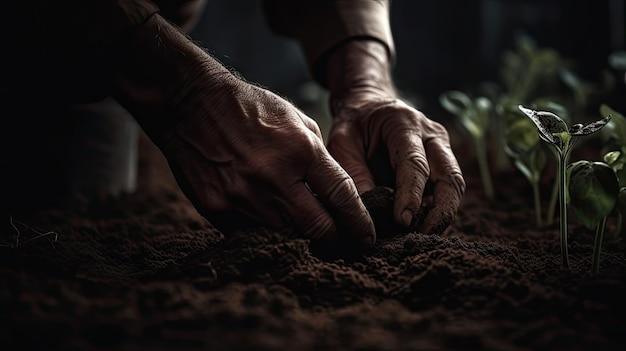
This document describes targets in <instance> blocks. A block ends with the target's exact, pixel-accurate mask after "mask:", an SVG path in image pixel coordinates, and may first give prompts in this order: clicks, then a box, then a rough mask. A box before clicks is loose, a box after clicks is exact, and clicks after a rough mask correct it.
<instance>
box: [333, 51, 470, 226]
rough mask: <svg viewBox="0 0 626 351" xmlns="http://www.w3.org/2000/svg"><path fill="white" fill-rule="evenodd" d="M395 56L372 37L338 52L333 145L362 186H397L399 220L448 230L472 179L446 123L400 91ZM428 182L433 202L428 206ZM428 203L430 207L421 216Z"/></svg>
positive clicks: (335, 66)
mask: <svg viewBox="0 0 626 351" xmlns="http://www.w3.org/2000/svg"><path fill="white" fill-rule="evenodd" d="M333 60H334V61H333ZM388 64H389V63H388V56H387V52H386V51H384V48H383V46H382V45H380V43H377V42H373V41H354V42H351V43H348V44H347V45H345V46H344V47H343V48H341V49H339V50H338V51H337V53H336V54H335V56H334V57H333V58H332V59H331V61H330V63H329V85H330V88H331V92H332V94H331V108H332V114H333V117H334V122H333V125H332V127H331V130H330V132H329V136H328V145H327V147H328V150H329V151H330V152H331V154H332V155H333V156H334V157H335V159H336V160H337V161H339V163H340V164H341V165H342V166H343V167H344V169H345V170H346V171H347V172H348V173H349V174H350V176H352V178H353V179H354V182H355V183H356V186H357V188H358V190H359V192H360V193H363V192H366V191H368V190H371V189H373V188H374V187H375V186H376V185H384V186H389V187H392V188H394V189H395V200H394V217H395V219H396V221H397V222H398V223H399V224H401V225H404V226H405V227H409V228H410V229H412V230H414V229H419V230H421V231H422V232H425V233H441V232H442V231H443V230H444V229H445V228H447V227H448V226H449V225H450V224H451V223H452V222H453V221H454V219H455V217H456V213H457V211H458V208H459V205H460V202H461V198H462V196H463V194H464V192H465V181H464V179H463V176H462V173H461V169H460V167H459V164H458V162H457V159H456V157H455V156H454V154H453V152H452V149H451V146H450V140H449V136H448V132H447V130H446V129H445V128H444V127H443V126H442V125H441V124H440V123H438V122H435V121H433V120H430V119H428V118H427V117H426V116H425V115H424V114H423V113H421V112H420V111H418V110H416V109H415V108H413V107H411V106H409V105H408V104H406V103H404V102H403V101H402V100H400V99H398V98H397V96H396V93H395V90H394V89H393V86H392V83H391V79H390V77H389V74H388ZM428 189H432V203H430V204H428V206H423V205H424V204H423V202H424V199H425V196H426V195H431V194H429V193H428V191H429V190H428ZM421 207H425V208H427V209H428V213H427V214H426V216H425V218H424V221H423V223H417V219H418V218H420V217H422V216H421V214H420V210H421ZM417 225H420V227H419V228H415V226H417Z"/></svg>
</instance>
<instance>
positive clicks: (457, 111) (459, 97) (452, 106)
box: [439, 90, 472, 116]
mask: <svg viewBox="0 0 626 351" xmlns="http://www.w3.org/2000/svg"><path fill="white" fill-rule="evenodd" d="M439 102H440V103H441V106H443V108H445V109H446V110H448V112H450V113H452V114H454V115H456V116H463V115H464V114H465V113H467V111H468V110H469V109H471V108H472V99H471V98H470V97H469V96H468V95H467V94H465V93H464V92H462V91H458V90H451V91H446V92H445V93H443V94H441V96H440V97H439Z"/></svg>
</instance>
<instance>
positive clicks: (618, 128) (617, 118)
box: [600, 104, 626, 146]
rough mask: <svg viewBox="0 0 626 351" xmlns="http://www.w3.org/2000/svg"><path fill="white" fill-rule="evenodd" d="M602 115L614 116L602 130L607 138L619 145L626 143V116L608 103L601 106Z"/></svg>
mask: <svg viewBox="0 0 626 351" xmlns="http://www.w3.org/2000/svg"><path fill="white" fill-rule="evenodd" d="M600 115H601V116H611V117H613V118H612V119H611V121H610V122H609V123H608V124H607V125H606V128H604V129H603V131H602V133H603V135H604V136H605V138H606V139H608V140H610V141H611V142H614V143H617V144H619V146H624V145H626V117H624V115H622V114H621V113H619V112H617V111H615V110H613V109H612V108H611V107H609V106H608V105H606V104H602V105H601V106H600Z"/></svg>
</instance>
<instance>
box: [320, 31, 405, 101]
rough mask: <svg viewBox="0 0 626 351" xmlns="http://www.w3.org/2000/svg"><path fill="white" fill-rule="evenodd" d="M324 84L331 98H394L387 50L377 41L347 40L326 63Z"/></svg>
mask: <svg viewBox="0 0 626 351" xmlns="http://www.w3.org/2000/svg"><path fill="white" fill-rule="evenodd" d="M327 81H328V88H329V90H330V94H331V97H332V98H333V99H337V98H339V99H340V98H342V97H344V96H347V95H350V94H352V93H367V94H376V95H381V96H387V97H389V96H395V89H394V86H393V81H392V77H391V60H390V57H389V50H388V49H387V47H386V46H385V45H384V44H383V43H381V42H379V41H377V40H368V39H363V40H350V41H347V42H345V43H344V44H342V45H341V46H340V47H338V48H336V49H335V50H334V51H333V53H332V54H331V56H330V57H329V59H328V64H327Z"/></svg>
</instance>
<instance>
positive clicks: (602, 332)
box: [0, 153, 626, 350]
mask: <svg viewBox="0 0 626 351" xmlns="http://www.w3.org/2000/svg"><path fill="white" fill-rule="evenodd" d="M457 154H459V153H457ZM143 155H144V156H143V158H142V163H141V165H142V183H141V187H140V189H139V191H138V192H137V193H136V194H134V195H130V196H126V197H124V198H122V199H120V200H117V201H112V200H109V201H102V202H91V203H85V206H83V207H82V208H80V209H78V210H76V211H71V212H70V211H59V210H46V211H43V212H38V213H32V214H28V215H20V216H12V217H8V216H7V217H5V218H2V223H3V226H2V228H3V230H2V232H1V234H2V236H1V237H0V243H1V244H3V246H2V247H1V248H0V311H1V312H0V315H1V316H2V327H1V328H0V337H1V342H2V345H5V346H4V347H2V349H4V350H9V349H11V350H13V349H16V350H17V349H19V350H35V349H46V350H50V349H84V350H90V349H98V350H104V349H110V350H200V349H206V350H253V349H254V350H433V349H446V350H623V349H625V348H624V347H625V346H626V284H624V278H625V276H626V254H625V252H626V250H625V248H626V245H625V243H624V240H623V239H619V238H614V237H609V238H608V239H607V241H606V242H605V245H604V253H603V256H602V261H601V271H600V273H599V274H597V275H592V274H591V273H590V268H591V253H592V247H593V235H594V234H593V232H591V231H589V230H587V229H585V228H584V227H581V226H579V225H578V224H577V223H576V221H575V218H572V216H570V226H571V230H570V234H571V235H570V243H569V248H570V259H571V269H569V270H563V269H561V268H560V262H561V259H560V251H559V240H558V225H556V224H554V225H550V226H548V227H547V228H544V229H541V230H537V229H536V228H535V227H534V223H533V218H534V217H533V210H532V207H531V204H532V200H531V198H530V187H529V186H528V184H527V183H526V181H525V179H523V178H522V176H521V175H519V174H518V173H516V172H513V171H503V172H502V173H500V174H498V176H497V177H496V178H495V180H496V188H497V189H498V193H499V194H498V197H497V199H495V200H494V201H491V202H490V201H486V200H485V199H484V197H483V195H482V191H481V184H480V181H479V179H478V178H477V177H476V173H477V172H476V170H475V169H474V168H473V162H472V159H471V156H468V157H464V158H462V159H461V161H462V164H463V169H464V173H465V175H466V178H467V182H468V191H467V194H466V196H465V198H464V202H463V204H462V208H461V210H460V212H459V214H458V217H457V220H456V222H455V223H454V224H453V225H452V226H451V227H450V228H448V229H447V230H446V231H445V232H444V233H442V234H441V235H425V234H421V233H418V232H415V233H404V232H403V231H401V230H398V229H397V228H396V227H395V226H393V225H389V222H386V221H388V219H389V216H390V213H391V212H390V211H391V209H390V207H389V204H390V199H389V198H388V197H386V193H385V192H382V189H379V191H381V192H379V193H378V196H382V198H378V200H376V199H372V197H368V198H367V201H368V204H369V206H370V207H371V208H372V211H373V212H375V215H376V218H377V221H378V224H379V240H378V242H377V244H376V246H375V247H374V248H373V249H371V250H370V251H368V252H366V253H365V254H364V255H362V256H359V257H356V258H352V259H349V260H348V259H333V260H328V259H325V258H324V259H323V258H320V257H319V256H317V255H316V254H315V252H312V251H311V250H310V248H309V242H308V241H307V240H304V239H297V238H285V237H283V236H281V235H280V234H278V233H276V232H272V231H269V230H264V229H258V230H247V231H240V232H237V233H234V234H232V235H223V234H222V233H220V232H218V231H216V230H215V229H214V228H213V227H212V226H211V225H210V224H209V223H208V222H207V221H205V220H204V219H203V218H202V217H201V216H199V215H198V214H197V213H196V212H195V210H194V209H193V208H192V207H191V206H190V205H189V203H188V202H187V200H186V199H185V198H184V197H183V196H182V195H181V193H180V192H179V191H178V190H177V188H176V187H175V186H173V184H172V182H171V178H170V177H171V176H170V175H169V174H168V173H167V172H164V168H163V160H162V159H160V158H159V157H158V156H157V155H156V154H154V153H144V154H143ZM155 161H156V162H155ZM545 187H547V188H549V186H548V185H546V186H545ZM546 192H548V193H549V189H546ZM372 195H375V194H369V195H368V196H372ZM381 199H382V200H381ZM385 223H386V224H385ZM613 227H614V225H613V224H612V222H609V227H608V228H607V230H608V231H611V229H613ZM16 229H17V230H16ZM18 233H19V235H18Z"/></svg>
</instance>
